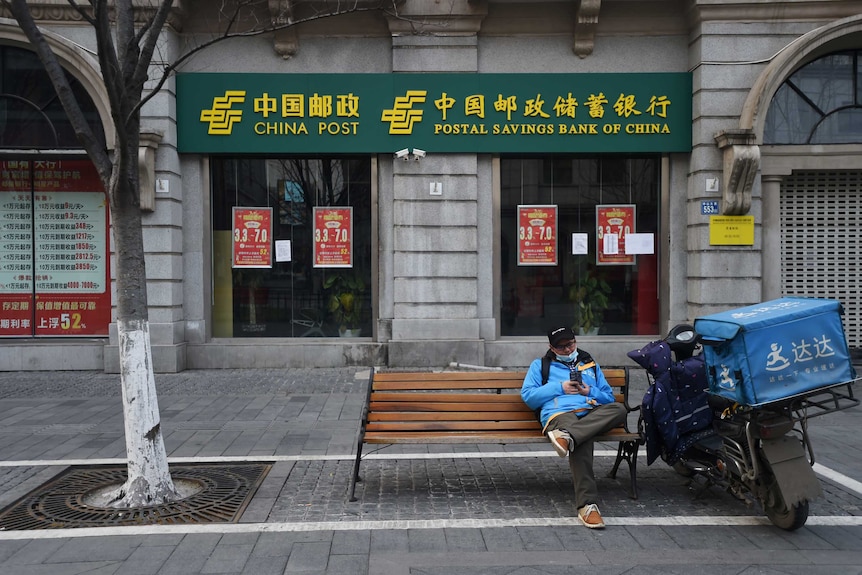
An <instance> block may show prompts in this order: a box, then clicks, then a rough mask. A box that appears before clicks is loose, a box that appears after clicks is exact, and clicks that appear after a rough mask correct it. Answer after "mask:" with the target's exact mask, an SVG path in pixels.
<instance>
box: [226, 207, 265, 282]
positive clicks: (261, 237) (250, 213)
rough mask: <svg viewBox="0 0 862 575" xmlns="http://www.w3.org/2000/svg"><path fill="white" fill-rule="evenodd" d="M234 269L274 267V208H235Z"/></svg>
mask: <svg viewBox="0 0 862 575" xmlns="http://www.w3.org/2000/svg"><path fill="white" fill-rule="evenodd" d="M233 267H235V268H271V267H272V208H238V207H234V208H233Z"/></svg>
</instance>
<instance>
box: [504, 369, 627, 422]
mask: <svg viewBox="0 0 862 575" xmlns="http://www.w3.org/2000/svg"><path fill="white" fill-rule="evenodd" d="M578 365H579V366H582V367H583V366H584V365H585V364H584V363H583V362H579V363H578ZM586 365H588V364H586ZM594 366H595V367H594V368H593V367H591V368H588V369H585V370H583V371H581V379H582V381H583V382H584V383H585V384H587V385H588V386H590V393H589V395H588V396H586V395H580V394H573V395H567V394H565V393H563V382H564V381H568V380H569V379H571V372H570V370H569V367H568V366H567V365H565V364H564V363H562V362H560V361H552V362H551V369H550V371H549V372H548V383H546V384H545V385H542V359H541V358H539V359H536V360H533V363H531V364H530V369H528V370H527V375H526V376H525V377H524V384H523V385H522V386H521V399H523V400H524V403H526V404H527V405H528V406H529V407H530V409H532V410H534V411H535V410H537V409H540V408H541V412H540V415H539V419H540V420H541V422H542V427H543V428H544V427H545V426H546V425H548V420H549V419H550V418H551V416H553V415H555V414H557V413H562V412H565V411H575V410H577V409H583V408H589V409H592V408H593V407H595V406H596V405H601V404H605V403H613V402H614V401H615V398H614V392H613V390H612V389H611V386H610V385H608V380H607V379H605V374H604V373H602V368H600V367H599V365H598V364H597V363H596V364H594ZM586 413H587V412H586V411H585V412H583V413H579V414H578V415H579V416H580V415H585V414H586Z"/></svg>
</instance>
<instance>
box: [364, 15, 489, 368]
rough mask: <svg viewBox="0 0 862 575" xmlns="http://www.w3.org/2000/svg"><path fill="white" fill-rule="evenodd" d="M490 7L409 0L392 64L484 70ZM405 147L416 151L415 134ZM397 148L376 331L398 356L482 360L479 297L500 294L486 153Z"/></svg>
mask: <svg viewBox="0 0 862 575" xmlns="http://www.w3.org/2000/svg"><path fill="white" fill-rule="evenodd" d="M444 4H445V5H444ZM486 13H487V4H486V2H484V1H479V2H476V1H472V2H470V1H467V0H457V1H455V2H446V3H437V2H426V1H421V0H412V1H411V0H408V1H406V2H404V4H403V5H400V8H399V12H398V16H397V17H395V16H393V17H390V18H389V29H390V32H391V33H392V71H393V72H394V73H428V72H461V73H475V72H477V71H478V39H477V33H478V31H479V28H480V26H481V22H482V19H483V18H484V16H485V14H486ZM434 97H439V95H437V94H429V95H428V98H429V100H430V99H432V98H434ZM404 146H405V147H406V148H409V149H410V151H411V152H412V151H413V144H411V142H410V138H409V136H405V138H404ZM392 152H393V155H391V156H383V157H381V161H380V164H381V166H380V188H379V194H380V198H379V199H380V201H379V206H380V224H381V225H380V230H381V231H380V250H379V253H380V267H379V270H380V275H379V277H378V280H379V285H380V290H379V292H380V301H379V310H380V314H379V316H380V317H379V321H378V338H380V339H383V338H385V337H386V336H387V335H388V337H389V338H390V339H389V361H390V363H391V364H393V365H402V366H440V365H446V364H448V363H449V362H452V361H457V362H462V363H471V364H482V363H484V346H483V341H482V339H481V335H480V332H482V330H481V328H480V324H481V323H482V321H481V320H482V318H480V312H479V301H480V300H482V299H483V298H491V297H492V293H493V286H492V285H491V283H492V282H491V281H490V269H491V268H490V265H491V264H490V260H491V245H492V242H493V239H492V238H482V239H481V240H480V237H479V236H480V223H479V222H480V220H481V221H484V220H485V219H489V218H490V217H491V214H486V213H482V214H480V213H479V212H480V203H481V204H482V205H483V206H489V205H490V203H489V202H480V201H479V196H480V195H483V194H487V195H489V196H490V193H491V190H490V189H481V190H480V189H479V186H478V182H479V180H480V175H479V161H478V157H477V155H476V154H449V153H446V152H445V151H437V150H425V152H426V153H425V155H424V157H419V156H418V155H416V154H415V153H411V154H409V155H408V156H407V157H406V158H405V159H401V158H395V157H394V152H395V150H392ZM485 165H486V166H488V167H487V169H490V163H485ZM387 175H391V180H388V181H387ZM482 179H483V181H488V180H489V178H482ZM488 221H490V219H489V220H488ZM387 224H388V225H387ZM486 267H487V272H486V271H485V268H486ZM486 307H487V306H486Z"/></svg>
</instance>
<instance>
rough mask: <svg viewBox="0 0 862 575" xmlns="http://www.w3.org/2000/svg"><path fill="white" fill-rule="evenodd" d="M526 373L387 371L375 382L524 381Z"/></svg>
mask: <svg viewBox="0 0 862 575" xmlns="http://www.w3.org/2000/svg"><path fill="white" fill-rule="evenodd" d="M526 375H527V372H526V371H443V372H428V373H425V372H413V371H411V372H395V371H387V372H382V373H375V374H374V381H375V382H380V381H412V382H429V381H473V382H484V381H491V380H499V381H520V382H523V381H524V376H526Z"/></svg>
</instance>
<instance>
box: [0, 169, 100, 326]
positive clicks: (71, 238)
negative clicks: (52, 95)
mask: <svg viewBox="0 0 862 575" xmlns="http://www.w3.org/2000/svg"><path fill="white" fill-rule="evenodd" d="M31 178H32V184H31ZM109 278H110V253H109V247H108V202H107V197H106V195H105V193H104V191H103V190H102V185H101V181H100V180H99V177H98V174H97V173H96V170H95V169H94V168H93V166H92V164H91V163H90V162H89V161H87V160H38V161H32V160H31V161H7V162H0V309H1V310H2V316H0V336H12V337H16V336H17V337H22V336H23V337H32V336H50V337H56V336H104V335H107V334H108V324H109V323H110V321H111V292H110V286H109Z"/></svg>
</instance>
